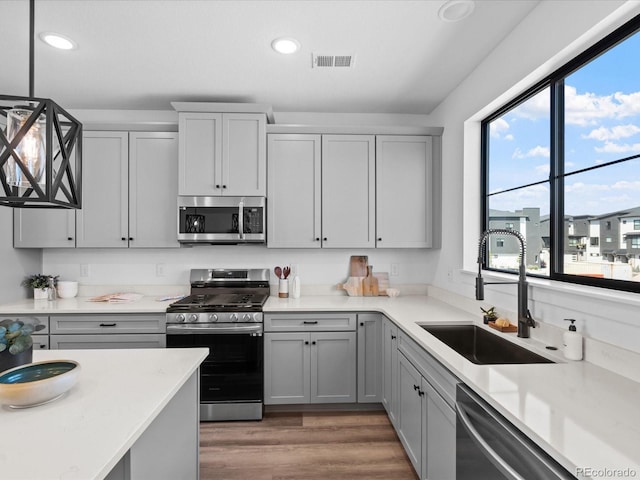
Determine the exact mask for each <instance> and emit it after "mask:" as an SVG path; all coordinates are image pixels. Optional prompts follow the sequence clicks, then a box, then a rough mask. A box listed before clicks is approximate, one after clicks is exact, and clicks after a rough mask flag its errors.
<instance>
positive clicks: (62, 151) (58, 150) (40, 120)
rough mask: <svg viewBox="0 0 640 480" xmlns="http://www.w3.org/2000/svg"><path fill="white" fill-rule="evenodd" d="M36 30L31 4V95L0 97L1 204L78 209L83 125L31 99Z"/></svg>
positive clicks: (52, 104) (31, 1) (46, 103)
mask: <svg viewBox="0 0 640 480" xmlns="http://www.w3.org/2000/svg"><path fill="white" fill-rule="evenodd" d="M34 25H35V0H29V96H28V97H16V96H12V95H0V115H1V116H0V122H2V121H3V120H4V121H5V125H6V130H5V131H2V128H0V205H5V206H9V207H50V208H80V206H81V180H80V179H81V178H82V176H81V175H82V172H81V164H82V124H81V123H80V122H79V121H78V120H76V119H75V118H74V117H72V116H71V115H70V114H69V113H68V112H66V111H65V110H64V109H63V108H61V107H60V106H59V105H58V104H56V103H55V102H54V101H53V100H50V99H47V98H36V97H35V96H34V36H35V35H34ZM2 117H4V119H3V118H2Z"/></svg>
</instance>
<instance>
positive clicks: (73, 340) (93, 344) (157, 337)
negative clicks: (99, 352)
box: [49, 333, 167, 350]
mask: <svg viewBox="0 0 640 480" xmlns="http://www.w3.org/2000/svg"><path fill="white" fill-rule="evenodd" d="M49 344H50V348H51V350H79V349H98V348H165V347H166V346H167V342H166V335H165V334H153V333H149V334H141V335H126V334H122V335H121V334H113V335H50V336H49Z"/></svg>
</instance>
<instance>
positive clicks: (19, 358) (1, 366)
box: [0, 318, 45, 372]
mask: <svg viewBox="0 0 640 480" xmlns="http://www.w3.org/2000/svg"><path fill="white" fill-rule="evenodd" d="M43 328H45V326H44V325H40V324H39V323H38V321H37V320H36V319H34V323H25V322H23V321H21V320H12V319H10V318H5V319H4V320H0V372H2V371H4V370H8V369H10V368H13V367H17V366H19V365H24V364H25V363H31V361H32V359H33V338H31V334H32V333H33V332H37V331H39V330H42V329H43Z"/></svg>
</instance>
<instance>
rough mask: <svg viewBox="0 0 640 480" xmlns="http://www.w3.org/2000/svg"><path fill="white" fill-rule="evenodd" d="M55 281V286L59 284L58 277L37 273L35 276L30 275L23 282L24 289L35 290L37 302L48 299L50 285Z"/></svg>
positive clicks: (34, 295)
mask: <svg viewBox="0 0 640 480" xmlns="http://www.w3.org/2000/svg"><path fill="white" fill-rule="evenodd" d="M51 279H53V284H54V286H55V285H56V283H58V275H56V276H53V275H44V274H42V273H36V274H35V275H29V276H28V277H27V278H25V279H24V280H23V281H22V285H23V286H24V287H30V288H33V298H34V299H35V300H41V299H46V298H47V294H48V288H49V284H50V282H51Z"/></svg>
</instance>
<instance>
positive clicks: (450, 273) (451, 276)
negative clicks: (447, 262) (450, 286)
mask: <svg viewBox="0 0 640 480" xmlns="http://www.w3.org/2000/svg"><path fill="white" fill-rule="evenodd" d="M447 279H449V281H450V282H453V268H450V269H449V270H447Z"/></svg>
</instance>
